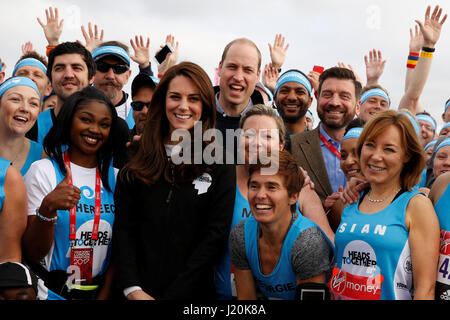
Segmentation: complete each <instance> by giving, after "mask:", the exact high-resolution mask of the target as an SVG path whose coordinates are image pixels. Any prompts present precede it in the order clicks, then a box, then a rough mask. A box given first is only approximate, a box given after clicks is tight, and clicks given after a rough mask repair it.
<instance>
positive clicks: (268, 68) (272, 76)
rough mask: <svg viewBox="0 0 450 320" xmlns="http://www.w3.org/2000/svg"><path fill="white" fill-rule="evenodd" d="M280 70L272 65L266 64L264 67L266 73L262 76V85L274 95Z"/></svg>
mask: <svg viewBox="0 0 450 320" xmlns="http://www.w3.org/2000/svg"><path fill="white" fill-rule="evenodd" d="M278 76H279V74H278V70H277V69H275V68H274V67H273V66H272V63H269V64H266V65H265V66H264V72H263V75H262V83H263V85H265V86H266V87H267V88H268V89H269V90H270V91H272V93H274V92H275V87H276V86H277V80H278Z"/></svg>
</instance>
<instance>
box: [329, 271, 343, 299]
mask: <svg viewBox="0 0 450 320" xmlns="http://www.w3.org/2000/svg"><path fill="white" fill-rule="evenodd" d="M335 272H337V274H336V275H335V276H334V277H333V280H332V281H331V288H332V289H333V290H334V291H335V292H337V293H342V292H343V291H344V290H345V284H346V283H347V277H346V276H345V274H346V272H345V271H342V270H340V269H337V268H334V271H333V274H334V273H335Z"/></svg>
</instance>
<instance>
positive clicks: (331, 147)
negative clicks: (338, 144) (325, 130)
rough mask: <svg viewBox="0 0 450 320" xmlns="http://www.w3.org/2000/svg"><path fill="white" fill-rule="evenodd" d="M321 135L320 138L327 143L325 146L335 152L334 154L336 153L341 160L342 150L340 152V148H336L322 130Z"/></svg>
mask: <svg viewBox="0 0 450 320" xmlns="http://www.w3.org/2000/svg"><path fill="white" fill-rule="evenodd" d="M319 135H320V140H321V141H322V142H323V143H324V144H325V146H326V147H327V148H328V150H330V151H331V152H333V153H334V155H335V156H336V157H338V158H339V160H341V152H340V151H339V150H338V149H336V148H335V147H334V146H333V145H332V144H331V143H330V142H329V141H328V140H327V138H325V137H324V136H323V134H322V132H319Z"/></svg>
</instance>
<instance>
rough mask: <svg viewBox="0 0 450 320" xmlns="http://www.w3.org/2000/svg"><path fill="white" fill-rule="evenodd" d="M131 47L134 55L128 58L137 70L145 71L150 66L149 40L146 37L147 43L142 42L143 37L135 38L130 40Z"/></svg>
mask: <svg viewBox="0 0 450 320" xmlns="http://www.w3.org/2000/svg"><path fill="white" fill-rule="evenodd" d="M130 44H131V47H132V48H133V50H134V55H130V58H131V59H132V60H133V61H134V62H136V63H137V64H138V65H139V68H141V69H145V68H147V67H149V66H150V38H149V37H147V41H145V42H144V37H143V36H142V35H141V36H135V37H134V41H133V38H131V39H130Z"/></svg>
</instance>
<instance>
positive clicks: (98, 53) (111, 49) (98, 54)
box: [92, 46, 131, 66]
mask: <svg viewBox="0 0 450 320" xmlns="http://www.w3.org/2000/svg"><path fill="white" fill-rule="evenodd" d="M106 56H115V57H117V58H119V59H120V60H121V61H123V62H125V63H126V64H127V65H128V66H130V64H131V61H130V55H129V54H128V52H126V51H125V50H124V49H123V48H121V47H118V46H104V47H98V48H97V49H95V50H94V51H93V52H92V59H94V61H95V62H97V61H98V60H100V59H102V58H104V57H106Z"/></svg>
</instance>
